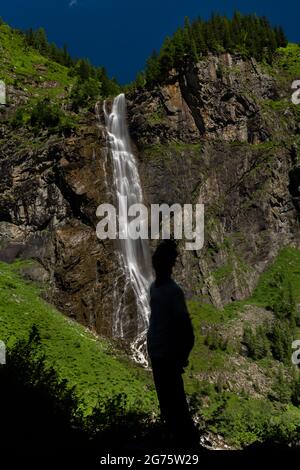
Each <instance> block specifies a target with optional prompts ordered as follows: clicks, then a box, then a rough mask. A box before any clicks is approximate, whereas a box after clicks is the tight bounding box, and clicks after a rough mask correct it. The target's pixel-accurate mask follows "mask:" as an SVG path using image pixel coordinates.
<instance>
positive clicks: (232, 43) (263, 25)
mask: <svg viewBox="0 0 300 470" xmlns="http://www.w3.org/2000/svg"><path fill="white" fill-rule="evenodd" d="M286 44H287V41H286V37H285V35H284V32H283V30H282V29H281V28H280V27H274V28H273V27H271V26H270V24H269V21H268V20H267V18H265V17H261V18H260V17H258V16H256V15H242V14H241V13H239V12H235V14H234V15H233V18H232V19H231V20H229V19H228V18H226V17H224V16H220V15H217V14H214V15H212V17H211V19H210V20H208V21H204V20H202V19H197V20H195V21H193V22H192V23H190V21H189V19H188V18H186V19H185V23H184V26H183V27H181V28H179V29H178V30H177V31H176V32H175V33H174V35H173V37H172V38H169V37H168V38H166V40H165V42H164V43H163V45H162V48H161V50H160V52H159V53H157V52H156V51H154V52H153V54H152V55H151V57H150V58H149V59H148V61H147V64H146V69H145V71H144V72H143V73H140V74H139V75H138V77H137V79H136V81H135V83H134V84H133V86H137V87H138V86H144V85H145V84H146V85H149V86H153V85H155V84H156V83H160V82H161V81H163V80H164V79H165V78H166V77H167V76H168V74H169V72H170V71H171V70H172V69H173V68H175V69H176V70H181V68H184V67H185V66H187V65H189V66H190V65H191V64H193V63H196V62H198V61H199V58H200V57H201V56H205V55H207V53H208V52H213V53H217V54H218V53H222V52H231V53H237V54H239V55H241V56H242V57H243V58H245V59H246V58H249V57H254V58H255V59H256V60H258V61H266V62H267V63H271V62H272V60H273V57H274V52H275V51H276V49H277V48H279V47H281V48H282V47H285V46H286Z"/></svg>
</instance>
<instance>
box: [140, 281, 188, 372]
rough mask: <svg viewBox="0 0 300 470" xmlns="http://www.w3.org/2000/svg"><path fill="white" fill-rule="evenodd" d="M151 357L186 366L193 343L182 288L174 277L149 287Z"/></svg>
mask: <svg viewBox="0 0 300 470" xmlns="http://www.w3.org/2000/svg"><path fill="white" fill-rule="evenodd" d="M150 307H151V315H150V325H149V330H148V334H147V347H148V353H149V356H150V359H152V358H153V359H166V360H170V361H171V362H172V363H173V364H178V365H179V366H180V367H184V366H185V365H186V364H187V360H188V356H189V353H190V351H191V349H192V347H193V345H194V332H193V327H192V323H191V320H190V317H189V313H188V310H187V307H186V303H185V298H184V294H183V292H182V290H181V288H180V287H179V286H178V285H177V284H176V282H174V281H173V280H172V279H170V280H168V281H167V282H166V283H164V284H162V285H160V286H156V284H155V282H153V283H152V285H151V287H150Z"/></svg>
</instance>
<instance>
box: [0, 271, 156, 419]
mask: <svg viewBox="0 0 300 470" xmlns="http://www.w3.org/2000/svg"><path fill="white" fill-rule="evenodd" d="M21 266H22V263H17V264H15V265H6V264H4V263H0V273H1V275H0V338H1V340H2V341H4V342H5V343H6V344H7V346H8V348H9V349H10V348H12V347H13V346H14V344H15V343H16V341H18V340H20V339H27V338H28V337H29V334H30V331H31V329H32V326H33V325H35V326H36V327H37V328H38V331H39V335H40V340H41V346H42V350H43V353H44V355H45V361H46V363H47V364H48V365H49V366H52V367H54V369H55V371H56V372H57V373H58V376H59V378H60V379H62V380H67V382H68V385H69V386H70V387H73V386H75V385H76V390H77V393H78V396H79V398H80V399H82V400H83V402H84V403H85V407H86V410H90V409H91V407H93V406H94V405H95V404H96V403H97V401H98V400H99V399H101V400H105V399H107V398H109V397H112V396H115V395H117V394H119V393H125V394H126V395H127V396H128V406H135V407H136V408H139V407H142V408H143V409H144V410H146V409H148V410H151V409H153V407H154V409H155V407H156V401H155V393H154V389H153V387H152V389H151V387H150V388H149V384H151V378H150V376H149V374H147V373H146V372H145V371H144V370H143V369H141V368H139V367H137V366H135V365H134V364H132V363H131V362H130V361H129V360H128V359H126V357H125V356H124V357H122V356H121V355H120V353H117V352H116V350H115V349H114V347H113V345H112V344H110V343H109V342H108V341H107V340H104V339H96V338H95V337H94V336H93V334H92V333H91V332H89V331H86V330H85V328H84V327H83V326H81V325H79V324H78V323H76V322H74V321H71V320H70V319H68V318H66V317H65V316H63V315H61V314H60V313H58V312H57V311H56V310H55V309H54V308H53V307H51V306H50V305H48V304H47V303H46V302H44V301H43V300H42V299H41V298H40V297H39V289H38V288H37V287H36V286H34V285H32V284H29V283H27V282H25V281H24V280H22V279H21V278H20V276H19V274H18V269H19V268H20V267H21Z"/></svg>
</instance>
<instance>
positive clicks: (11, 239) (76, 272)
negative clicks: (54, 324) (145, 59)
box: [0, 54, 300, 337]
mask: <svg viewBox="0 0 300 470" xmlns="http://www.w3.org/2000/svg"><path fill="white" fill-rule="evenodd" d="M289 85H290V84H288V83H286V84H285V83H284V84H282V83H280V82H278V80H277V79H276V76H275V75H274V74H273V76H272V75H271V74H269V73H266V72H263V71H262V69H261V67H260V66H259V65H258V64H257V63H255V62H254V61H246V62H245V61H242V60H241V59H239V58H238V57H231V56H229V55H228V54H227V55H223V56H220V57H214V56H210V57H208V58H206V59H204V60H203V61H202V62H201V63H199V64H198V65H197V67H195V68H191V69H187V70H185V71H184V72H181V73H179V74H178V73H176V72H175V71H174V72H173V73H172V74H171V75H170V77H169V80H168V81H167V82H166V83H165V84H164V85H162V86H160V87H157V88H155V89H154V90H151V91H149V90H137V91H136V92H132V93H131V94H130V95H129V96H128V123H129V129H130V134H131V137H132V142H133V147H134V150H135V154H136V156H137V159H138V164H139V168H140V175H141V179H142V183H143V188H144V193H145V200H146V202H147V204H151V203H163V202H165V203H168V204H173V203H180V204H183V203H191V202H193V203H197V202H201V203H204V204H205V211H206V220H205V246H204V248H203V250H201V251H199V252H187V251H185V250H184V249H183V244H182V243H181V244H180V246H181V257H180V262H179V265H178V268H177V277H178V278H179V280H180V281H181V282H182V284H183V285H184V287H185V290H186V292H187V293H188V294H189V295H190V296H193V295H195V294H196V295H201V296H203V299H205V300H207V301H210V302H212V303H214V304H215V305H217V306H222V305H224V304H225V303H226V302H229V301H231V300H234V299H240V298H243V297H246V296H247V295H249V293H250V292H251V291H252V290H253V287H254V286H255V283H256V281H257V277H258V275H259V273H260V272H262V271H263V270H264V268H265V267H266V265H267V264H268V263H269V262H270V261H271V260H272V259H273V258H274V256H275V255H276V254H277V252H278V250H279V248H280V247H281V246H283V245H284V244H287V243H288V244H293V245H295V246H298V245H299V225H298V219H299V213H300V212H299V200H300V199H299V197H300V191H299V185H300V166H299V163H298V140H299V139H298V134H299V124H298V122H299V121H297V119H298V118H297V116H298V115H297V114H296V113H295V112H294V110H293V109H291V108H290V106H289V104H288V98H289ZM9 93H10V94H11V100H10V103H11V105H10V108H9V109H8V110H7V113H8V114H10V113H11V114H12V113H14V112H15V110H16V108H17V107H18V106H19V104H20V102H21V101H24V100H25V101H26V99H27V98H28V97H26V95H25V94H24V93H18V91H17V90H15V89H14V88H13V87H11V88H10V90H9ZM20 100H21V101H20ZM284 100H286V106H285V108H284V110H283V111H282V112H280V113H278V111H277V110H276V109H273V107H272V103H273V102H275V101H276V102H279V103H282V102H284ZM0 139H1V148H0V166H1V176H2V178H1V182H0V221H1V222H0V248H1V250H0V258H1V259H5V260H7V261H11V260H13V259H14V258H15V257H17V256H21V257H30V258H35V259H36V260H37V261H38V262H39V267H36V268H32V269H31V270H29V271H28V272H27V275H28V276H31V277H32V278H34V279H37V278H38V279H48V284H49V288H48V294H47V295H48V298H49V299H50V300H51V301H53V302H54V303H55V304H56V305H57V306H58V307H59V308H60V309H61V310H62V311H64V312H65V313H66V314H68V315H70V316H72V317H74V318H76V319H77V320H79V321H80V322H83V323H84V324H86V325H87V326H89V327H91V328H94V329H95V330H96V331H97V332H98V333H100V334H104V335H108V336H109V335H111V332H112V323H113V311H114V310H115V309H116V308H117V305H118V301H119V300H118V298H119V295H120V294H121V293H122V290H123V286H124V277H123V275H122V272H121V271H120V268H119V264H118V260H117V256H116V253H115V250H114V247H113V244H112V243H111V242H110V241H104V242H102V241H99V240H98V239H97V237H96V232H95V227H96V224H97V218H96V208H97V206H98V205H99V204H101V203H103V202H111V201H112V198H113V195H112V193H111V188H112V181H111V171H110V164H109V153H108V149H107V144H106V138H105V132H104V127H103V124H102V125H99V123H98V122H97V120H96V118H95V117H94V116H93V114H90V115H88V116H86V117H85V118H84V119H83V120H82V122H81V125H80V128H79V129H78V130H77V131H76V133H74V134H73V135H71V136H70V137H66V138H62V137H59V136H55V135H52V136H48V135H47V133H41V134H40V135H39V136H33V135H32V134H31V133H30V132H29V131H26V130H19V131H18V132H16V131H14V130H12V129H10V127H9V125H8V124H5V123H4V121H3V123H2V124H0ZM118 293H119V294H118ZM129 297H130V298H128V299H126V300H125V303H126V304H128V305H129V308H128V311H127V313H126V314H127V315H128V319H129V322H128V332H127V336H128V337H131V336H132V335H134V298H133V294H132V295H129Z"/></svg>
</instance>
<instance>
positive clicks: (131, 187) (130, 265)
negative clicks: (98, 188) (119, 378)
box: [103, 93, 152, 365]
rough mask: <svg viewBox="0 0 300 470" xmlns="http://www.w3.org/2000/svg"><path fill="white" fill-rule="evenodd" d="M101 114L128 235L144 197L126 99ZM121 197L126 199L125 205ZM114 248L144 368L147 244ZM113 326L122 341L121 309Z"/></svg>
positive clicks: (148, 280) (121, 218) (148, 272)
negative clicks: (129, 293)
mask: <svg viewBox="0 0 300 470" xmlns="http://www.w3.org/2000/svg"><path fill="white" fill-rule="evenodd" d="M103 110H104V115H105V119H106V129H107V135H108V142H109V147H110V151H111V156H112V164H113V165H112V166H113V180H114V181H113V182H114V190H115V195H116V202H117V204H118V207H119V214H118V219H119V221H122V226H120V230H122V231H123V233H125V234H127V233H128V227H129V222H130V220H131V219H130V217H129V216H128V208H129V207H130V206H131V205H132V204H136V203H142V202H143V193H142V188H141V182H140V178H139V173H138V169H137V164H136V161H135V157H134V155H133V153H132V151H131V146H130V139H129V132H128V127H127V121H126V98H125V95H124V94H123V93H122V94H120V95H119V96H117V97H116V98H115V99H114V101H113V105H112V110H111V112H110V113H109V112H108V111H107V107H106V102H104V106H103ZM124 197H126V198H127V204H126V202H125V199H124ZM117 245H118V250H119V253H120V258H121V264H122V268H123V270H124V274H125V276H126V282H127V283H129V284H130V285H131V286H132V288H133V291H134V293H135V297H136V304H137V334H136V338H135V339H134V341H133V342H132V344H131V346H132V351H133V354H134V357H135V359H136V360H137V361H138V362H140V363H144V364H145V365H146V364H147V360H146V359H145V354H144V349H145V340H146V332H147V328H148V324H149V316H150V307H149V299H148V291H149V286H150V283H151V280H152V269H151V259H150V250H149V245H148V240H142V239H140V238H139V239H137V240H133V239H132V238H130V237H128V236H127V237H126V238H125V239H118V240H117ZM125 289H126V287H125ZM114 324H115V325H114V326H115V329H114V333H115V335H116V336H119V337H121V338H122V337H124V329H123V319H122V308H119V309H118V311H117V312H115V319H114Z"/></svg>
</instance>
